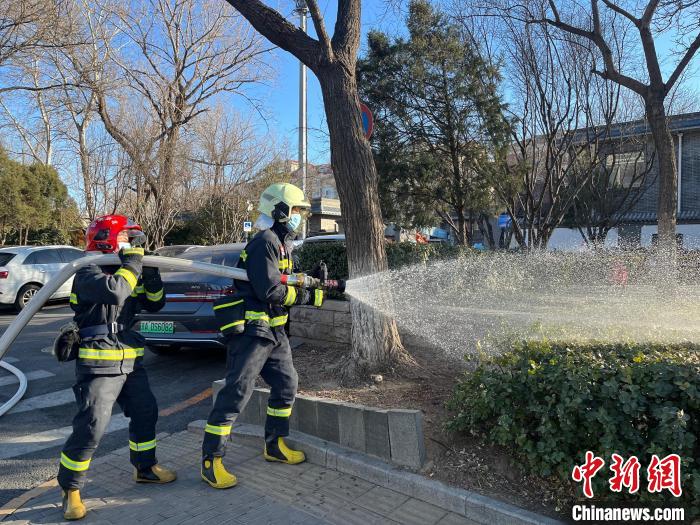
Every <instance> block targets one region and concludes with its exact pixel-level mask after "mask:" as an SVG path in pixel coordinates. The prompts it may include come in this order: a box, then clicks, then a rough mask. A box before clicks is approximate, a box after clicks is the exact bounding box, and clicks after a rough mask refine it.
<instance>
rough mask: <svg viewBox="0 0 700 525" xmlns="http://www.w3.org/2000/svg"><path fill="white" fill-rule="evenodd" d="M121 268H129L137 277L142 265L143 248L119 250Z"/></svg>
mask: <svg viewBox="0 0 700 525" xmlns="http://www.w3.org/2000/svg"><path fill="white" fill-rule="evenodd" d="M119 259H120V260H121V262H122V266H125V267H127V268H129V270H131V271H132V272H133V273H134V274H136V276H137V277H138V276H139V275H140V274H141V267H142V265H143V248H122V249H121V250H119Z"/></svg>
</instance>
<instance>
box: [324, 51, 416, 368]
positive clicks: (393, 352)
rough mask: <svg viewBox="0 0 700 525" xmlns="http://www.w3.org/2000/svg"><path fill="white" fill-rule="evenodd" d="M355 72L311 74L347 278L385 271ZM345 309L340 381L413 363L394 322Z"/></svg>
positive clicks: (355, 307) (338, 69)
mask: <svg viewBox="0 0 700 525" xmlns="http://www.w3.org/2000/svg"><path fill="white" fill-rule="evenodd" d="M354 71H355V68H354V67H353V68H349V69H347V70H346V69H344V68H343V67H342V66H341V65H340V64H339V63H335V64H332V65H330V66H327V67H323V68H319V70H318V71H317V72H316V74H317V76H318V79H319V82H320V84H321V90H322V92H323V102H324V106H325V110H326V118H327V120H328V131H329V132H330V142H331V165H332V167H333V174H334V176H335V180H336V184H337V186H338V193H339V195H340V201H341V203H342V213H343V218H344V220H345V224H346V229H345V231H346V245H347V256H348V268H349V270H350V278H351V279H353V278H357V277H361V276H363V275H368V274H372V273H377V272H384V271H386V270H387V269H388V266H387V258H386V252H385V250H384V242H385V241H384V224H383V223H382V220H381V217H382V214H381V210H380V207H379V193H378V191H377V188H378V177H377V171H376V168H375V166H374V159H373V157H372V150H371V149H370V146H369V142H368V141H367V140H366V139H365V137H364V136H363V132H362V123H361V120H360V111H359V107H360V101H359V99H358V97H357V85H356V79H355V75H354ZM377 293H389V291H388V290H384V291H382V290H377ZM350 309H351V312H352V331H351V334H352V336H351V338H352V349H351V354H350V356H349V358H348V360H347V362H346V363H344V366H343V369H342V371H341V373H342V376H343V378H344V379H346V380H353V379H357V378H359V377H361V376H363V375H366V374H368V373H370V372H375V371H383V370H387V369H389V368H391V367H393V366H396V365H400V366H401V365H407V364H411V363H412V362H413V360H412V359H411V357H410V356H409V355H408V354H407V352H406V350H405V349H404V348H403V345H402V344H401V339H400V337H399V332H398V329H397V326H396V323H395V321H393V320H392V319H388V318H386V317H384V316H383V315H381V314H378V313H377V312H376V311H374V310H373V309H372V308H370V307H369V306H368V305H365V304H363V303H361V302H360V301H357V300H354V299H352V298H351V301H350Z"/></svg>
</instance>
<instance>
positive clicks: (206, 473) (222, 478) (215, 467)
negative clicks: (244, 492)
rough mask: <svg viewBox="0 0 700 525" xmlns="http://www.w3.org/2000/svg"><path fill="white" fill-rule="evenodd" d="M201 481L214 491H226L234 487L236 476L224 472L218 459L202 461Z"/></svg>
mask: <svg viewBox="0 0 700 525" xmlns="http://www.w3.org/2000/svg"><path fill="white" fill-rule="evenodd" d="M201 472H202V479H203V480H204V481H206V482H207V483H209V485H211V486H212V487H214V488H215V489H228V488H231V487H233V486H235V485H236V483H238V480H237V479H236V476H234V475H233V474H231V473H230V472H228V471H227V470H226V468H225V467H224V464H223V463H222V462H221V458H220V457H215V458H214V459H209V458H204V459H202V470H201Z"/></svg>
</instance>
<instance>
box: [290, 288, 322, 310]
mask: <svg viewBox="0 0 700 525" xmlns="http://www.w3.org/2000/svg"><path fill="white" fill-rule="evenodd" d="M323 298H324V293H323V290H321V289H320V288H316V289H315V290H307V289H306V288H301V289H300V290H298V291H297V298H296V300H295V301H294V304H302V305H310V306H315V307H317V308H320V307H321V305H323Z"/></svg>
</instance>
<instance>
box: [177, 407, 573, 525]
mask: <svg viewBox="0 0 700 525" xmlns="http://www.w3.org/2000/svg"><path fill="white" fill-rule="evenodd" d="M205 424H206V421H204V420H198V421H193V422H192V423H190V424H189V425H188V426H187V429H188V430H189V431H191V432H195V433H200V434H203V433H204V426H205ZM231 436H232V437H233V436H235V437H236V438H237V439H241V440H245V441H249V442H254V443H260V441H261V440H262V439H264V429H263V427H262V426H259V425H250V424H245V423H242V424H234V427H233V429H232V431H231ZM288 441H289V443H290V444H291V445H293V446H298V447H302V448H303V449H304V452H305V453H306V457H307V459H308V461H309V462H311V463H315V464H317V465H320V466H323V467H326V468H329V469H332V470H336V471H338V472H342V473H344V474H349V475H351V476H356V477H358V478H361V479H364V480H366V481H369V482H371V483H375V484H377V485H379V486H381V487H385V488H388V489H391V490H395V491H396V492H400V493H402V494H404V495H407V496H411V497H413V498H416V499H419V500H422V501H424V502H426V503H430V504H432V505H435V506H437V507H440V508H442V509H444V510H447V511H450V512H454V513H457V514H459V515H461V516H464V517H465V518H467V519H470V520H472V521H475V522H477V523H482V524H484V525H493V524H494V523H498V524H508V525H510V524H512V525H526V524H527V525H534V524H538V525H540V524H541V525H562V524H563V522H561V521H557V520H554V519H552V518H548V517H547V516H543V515H541V514H536V513H534V512H530V511H528V510H525V509H521V508H520V507H516V506H515V505H510V504H508V503H503V502H501V501H498V500H495V499H493V498H489V497H486V496H482V495H481V494H477V493H475V492H472V491H468V490H463V489H458V488H455V487H450V486H448V485H446V484H444V483H442V482H440V481H435V480H432V479H428V478H425V477H423V476H420V475H418V474H414V473H412V472H408V471H406V470H402V469H400V468H397V467H394V466H392V465H390V464H388V463H385V462H384V461H381V460H380V459H377V458H373V457H369V456H367V455H365V454H362V453H358V452H355V451H352V450H349V449H347V448H344V447H341V446H339V445H336V444H335V443H329V442H328V441H324V440H322V439H319V438H317V437H315V436H309V435H306V434H303V433H301V432H296V431H291V432H290V435H289V438H288Z"/></svg>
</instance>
